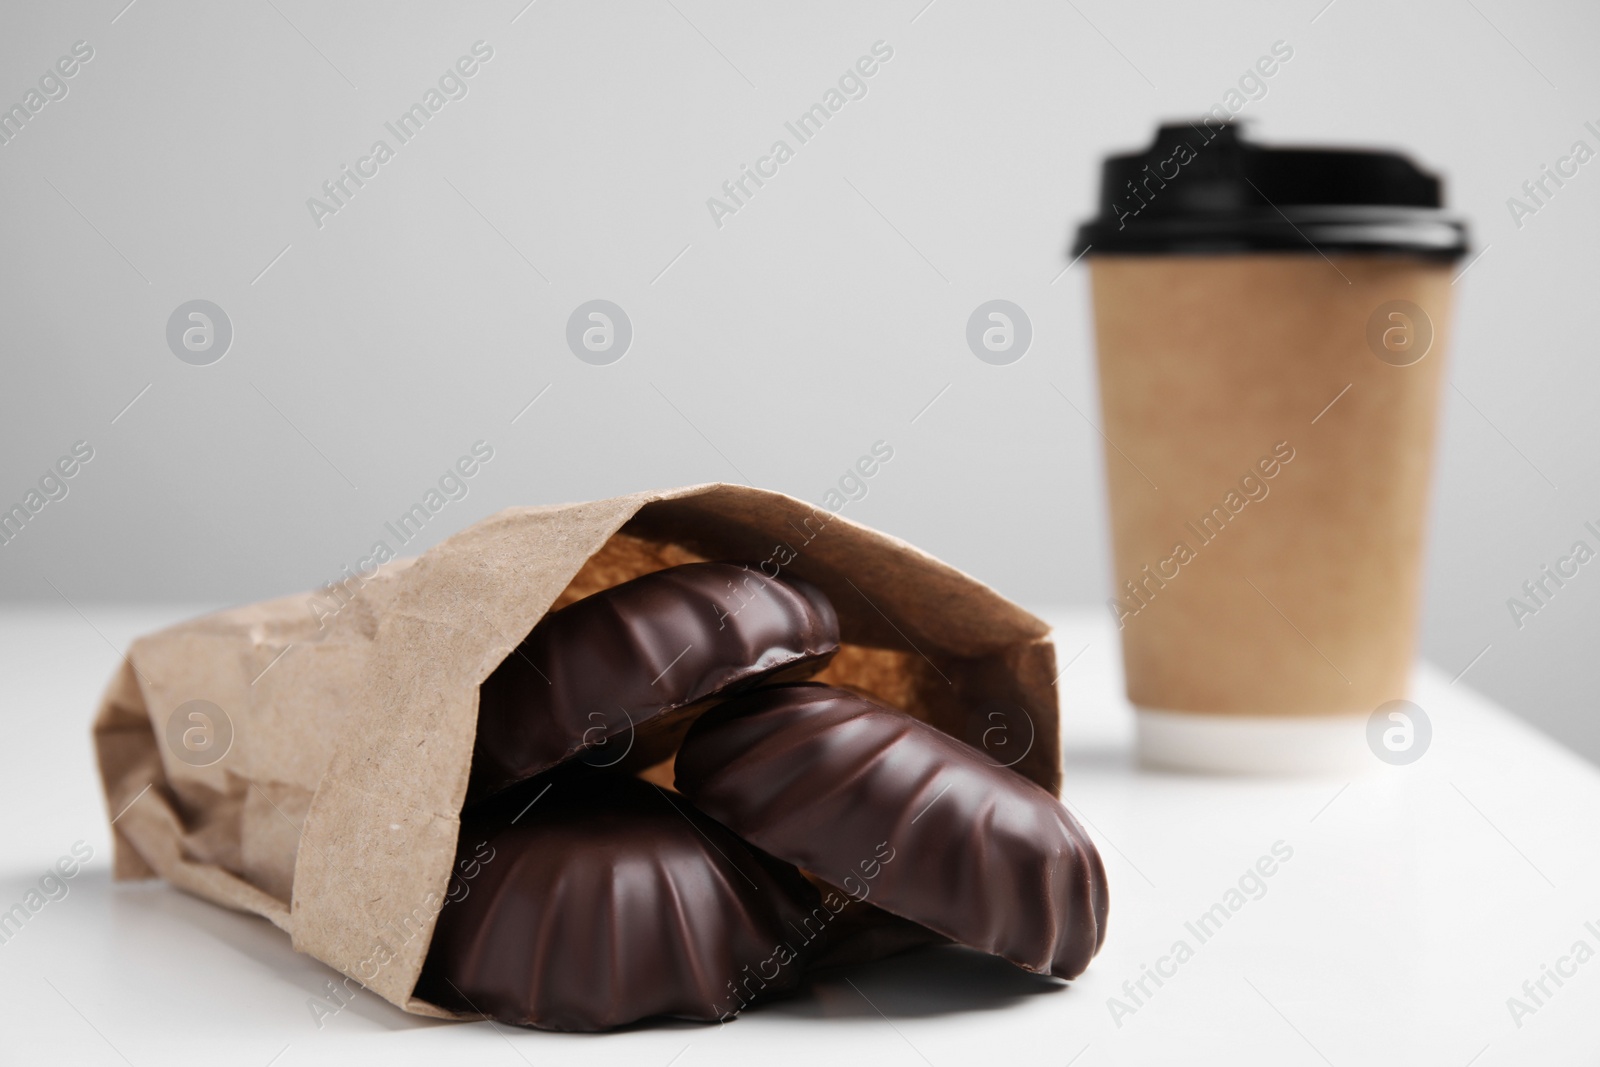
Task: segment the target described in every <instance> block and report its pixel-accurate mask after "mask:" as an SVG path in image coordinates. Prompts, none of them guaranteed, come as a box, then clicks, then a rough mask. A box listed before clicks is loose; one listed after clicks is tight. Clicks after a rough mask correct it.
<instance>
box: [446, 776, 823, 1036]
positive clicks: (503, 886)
mask: <svg viewBox="0 0 1600 1067" xmlns="http://www.w3.org/2000/svg"><path fill="white" fill-rule="evenodd" d="M544 786H548V787H549V788H548V789H543V787H544ZM530 802H531V806H530ZM519 815H520V817H519ZM818 896H819V895H818V892H817V890H816V889H815V888H814V887H812V886H811V884H810V883H809V882H807V881H806V879H805V878H804V877H802V876H801V874H800V872H799V871H797V870H796V869H795V868H793V867H791V866H790V865H788V864H787V863H783V862H781V861H779V860H775V859H773V858H772V857H771V856H767V855H764V854H762V853H761V852H759V851H757V850H755V849H753V848H751V847H750V846H749V845H747V844H745V843H744V842H743V841H741V840H740V839H739V838H737V837H735V836H734V835H733V834H732V833H729V832H728V830H727V829H726V828H724V827H722V826H720V825H718V824H717V823H716V822H715V821H713V820H711V819H709V818H707V817H706V816H705V815H703V814H701V813H700V812H699V811H697V810H695V808H694V807H693V805H691V804H690V803H689V802H688V801H687V800H685V799H684V798H683V797H681V796H676V795H673V794H671V793H669V792H667V791H666V790H662V789H659V788H658V787H656V786H653V785H650V784H648V783H646V782H642V781H640V780H639V779H637V778H632V777H629V776H626V775H621V774H614V773H610V772H605V771H594V770H590V769H589V768H586V767H582V766H574V767H569V768H561V769H560V770H557V771H554V772H552V773H551V774H548V775H545V776H541V778H540V779H539V780H538V781H536V782H530V783H528V787H525V788H522V789H518V790H514V791H512V792H511V794H508V795H506V796H505V797H503V798H496V801H495V802H494V803H493V804H491V805H489V807H488V809H480V811H479V813H477V814H476V815H474V816H473V817H471V818H468V819H463V821H462V827H461V836H460V839H459V843H458V846H457V863H456V867H455V868H454V870H453V873H452V877H451V880H450V889H449V892H448V894H447V903H446V904H445V905H444V908H443V910H442V911H441V912H440V914H439V919H438V924H437V926H436V928H435V931H434V935H433V941H432V944H431V946H430V948H429V953H428V959H427V963H426V965H425V967H424V969H423V974H422V978H421V980H420V981H419V982H418V984H417V990H416V994H417V996H419V997H422V998H423V999H425V1000H429V1001H431V1002H433V1003H435V1004H438V1005H440V1006H442V1007H447V1008H451V1009H454V1010H458V1011H463V1012H472V1013H478V1014H484V1015H489V1016H491V1017H493V1018H495V1019H498V1020H500V1021H502V1022H507V1023H512V1024H515V1025H519V1026H534V1027H539V1028H541V1029H549V1030H604V1029H609V1028H611V1027H616V1026H623V1025H626V1024H628V1023H632V1022H637V1021H639V1020H641V1019H645V1018H649V1017H651V1016H658V1015H666V1016H674V1017H677V1018H683V1019H694V1020H703V1021H713V1020H717V1019H728V1018H732V1017H733V1016H734V1015H736V1014H737V1013H738V1012H739V1011H741V1010H743V1008H744V1007H745V1006H746V1005H747V1004H748V1003H750V1002H752V1001H754V1000H756V999H759V998H761V997H763V996H770V995H772V994H774V993H777V992H779V991H782V990H785V989H789V988H792V987H793V986H794V985H795V984H796V983H797V982H798V981H799V980H800V977H801V972H802V968H803V966H804V964H805V962H806V958H807V956H808V954H809V951H810V950H809V949H808V947H807V946H806V945H805V943H804V942H803V941H801V940H800V939H799V938H798V937H797V935H796V931H797V930H800V929H803V927H804V924H805V923H806V921H807V919H808V917H809V916H811V915H812V914H814V913H815V911H816V910H817V908H818V905H819V899H818Z"/></svg>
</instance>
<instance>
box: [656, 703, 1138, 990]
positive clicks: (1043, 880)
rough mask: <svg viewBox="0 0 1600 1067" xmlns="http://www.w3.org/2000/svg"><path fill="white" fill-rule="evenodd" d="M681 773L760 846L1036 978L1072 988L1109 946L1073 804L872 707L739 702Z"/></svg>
mask: <svg viewBox="0 0 1600 1067" xmlns="http://www.w3.org/2000/svg"><path fill="white" fill-rule="evenodd" d="M676 773H677V779H676V780H677V787H678V789H680V790H681V791H682V792H683V794H684V795H685V796H687V797H688V798H689V799H690V800H692V801H693V802H694V803H695V804H696V805H697V806H698V807H699V808H700V809H701V810H703V811H705V812H706V813H707V814H708V815H710V816H712V817H713V818H715V819H717V820H718V821H719V822H722V823H723V824H725V825H726V826H728V827H729V828H731V829H732V830H733V831H734V832H735V833H738V834H739V835H741V836H742V837H744V838H746V839H748V840H749V841H750V842H751V843H752V844H754V845H756V846H758V847H760V848H762V849H765V850H766V851H768V852H770V853H772V854H773V855H775V856H778V857H781V858H782V859H785V860H788V861H789V862H791V863H794V864H797V865H798V866H800V867H803V868H804V869H806V870H807V871H809V872H811V873H812V874H813V875H815V876H817V877H818V878H821V879H823V880H824V881H826V882H827V883H829V884H830V885H833V886H836V887H837V888H839V889H841V890H843V891H844V892H846V893H848V894H850V895H851V896H852V897H855V898H857V899H861V900H867V901H869V902H870V903H872V904H874V905H876V906H877V907H879V908H882V909H884V910H885V911H888V912H892V913H894V914H896V915H900V916H903V917H905V918H907V919H912V920H914V921H916V922H918V923H921V924H922V925H924V926H926V927H928V928H929V929H931V930H934V931H936V932H938V933H940V934H943V935H945V936H946V937H949V938H951V939H952V940H955V941H958V942H960V943H962V944H966V945H970V946H972V947H973V948H977V949H981V950H983V951H986V952H990V953H993V954H995V955H997V956H1002V957H1004V958H1005V959H1008V960H1010V961H1012V962H1013V963H1016V964H1018V965H1019V966H1021V967H1024V968H1026V969H1027V970H1030V971H1036V972H1039V973H1044V974H1052V975H1055V976H1057V977H1060V978H1073V977H1076V976H1077V975H1078V974H1080V973H1082V971H1083V969H1084V968H1085V967H1086V966H1087V965H1088V963H1089V960H1090V958H1091V957H1092V956H1093V955H1094V954H1095V952H1096V951H1098V950H1099V947H1100V944H1101V942H1102V941H1103V940H1104V938H1105V928H1106V913H1107V901H1108V898H1107V891H1106V877H1105V868H1104V866H1103V865H1102V863H1101V861H1100V856H1099V853H1098V852H1097V851H1096V850H1095V847H1094V844H1093V843H1092V842H1091V841H1090V840H1089V838H1088V835H1086V834H1085V833H1084V832H1083V829H1082V828H1081V827H1080V826H1079V825H1078V823H1077V822H1076V821H1075V820H1074V819H1073V818H1072V816H1071V815H1070V814H1069V813H1068V812H1067V810H1066V808H1065V807H1064V806H1063V805H1062V804H1061V802H1060V801H1058V800H1057V799H1056V798H1055V797H1053V796H1051V795H1050V794H1049V793H1047V792H1045V790H1043V789H1041V788H1040V787H1039V786H1038V785H1035V784H1034V783H1033V782H1031V781H1029V780H1027V779H1026V778H1024V777H1022V776H1021V775H1019V774H1017V773H1015V772H1014V771H1011V770H1009V769H1007V768H1005V767H1002V766H999V765H998V764H996V763H995V761H994V760H993V759H992V758H990V757H989V756H988V755H987V754H985V753H983V752H981V751H979V750H977V749H974V748H972V747H970V746H968V745H966V744H963V743H962V742H960V741H957V740H956V739H954V738H952V737H950V736H948V735H946V734H944V733H941V732H940V731H939V730H937V729H935V728H933V727H932V726H929V725H927V724H926V723H923V722H921V721H919V720H917V719H914V718H912V717H911V716H909V715H907V714H905V713H904V712H901V711H899V710H896V709H894V708H890V707H888V706H886V705H884V704H881V703H878V702H877V701H875V700H872V699H870V698H868V697H865V696H862V695H860V694H857V693H854V692H849V691H846V690H842V689H834V688H830V687H828V686H823V685H816V684H801V685H787V686H777V687H772V688H765V689H761V690H757V691H755V692H752V693H747V694H744V695H743V696H739V697H736V698H734V699H733V700H730V701H728V702H726V703H724V704H721V705H719V706H718V707H716V708H715V709H713V710H712V711H710V712H708V713H706V714H705V715H703V716H701V717H700V718H699V719H698V720H697V721H696V722H695V724H694V725H693V726H692V727H691V728H690V730H689V732H688V735H687V736H686V737H685V738H684V741H683V746H682V748H681V749H680V751H679V752H678V756H677V765H676Z"/></svg>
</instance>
